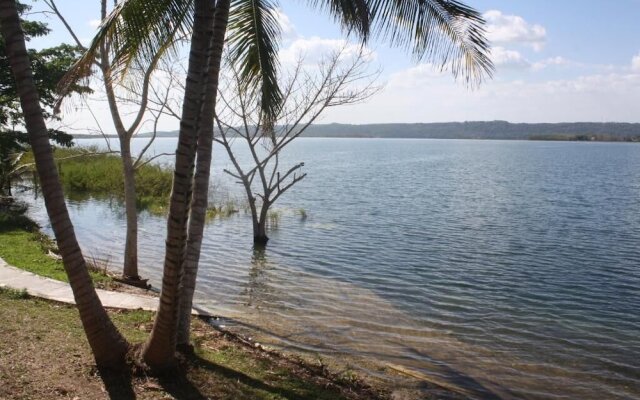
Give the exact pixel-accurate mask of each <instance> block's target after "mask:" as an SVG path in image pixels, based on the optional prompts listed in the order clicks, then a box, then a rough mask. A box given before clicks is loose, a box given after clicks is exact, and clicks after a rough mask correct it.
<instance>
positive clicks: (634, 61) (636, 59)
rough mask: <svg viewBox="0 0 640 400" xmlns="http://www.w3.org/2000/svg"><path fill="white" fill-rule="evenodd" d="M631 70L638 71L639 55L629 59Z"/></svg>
mask: <svg viewBox="0 0 640 400" xmlns="http://www.w3.org/2000/svg"><path fill="white" fill-rule="evenodd" d="M631 68H632V69H633V70H634V71H640V53H639V54H638V55H637V56H635V57H633V58H632V59H631Z"/></svg>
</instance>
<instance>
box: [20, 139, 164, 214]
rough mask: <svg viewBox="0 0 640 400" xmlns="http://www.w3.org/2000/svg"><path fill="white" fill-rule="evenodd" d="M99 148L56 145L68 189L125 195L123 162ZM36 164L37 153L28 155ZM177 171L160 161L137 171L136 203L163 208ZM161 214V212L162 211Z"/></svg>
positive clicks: (93, 194)
mask: <svg viewBox="0 0 640 400" xmlns="http://www.w3.org/2000/svg"><path fill="white" fill-rule="evenodd" d="M97 152H98V149H96V148H84V147H75V148H56V149H55V152H54V156H55V158H56V165H57V167H58V172H59V174H60V180H61V182H62V185H63V187H64V189H65V192H66V193H67V194H68V195H69V196H70V197H72V198H78V199H82V198H86V197H96V198H110V197H117V198H121V199H122V198H124V178H123V173H122V161H121V159H120V156H118V155H115V154H98V155H96V154H93V153H97ZM23 162H24V163H26V164H28V163H32V162H33V156H32V155H30V154H29V155H27V156H26V157H24V160H23ZM172 180H173V172H172V171H171V170H170V169H169V168H167V167H163V166H160V165H156V164H144V165H143V166H142V167H140V168H138V169H137V170H136V203H137V206H138V208H139V209H140V210H145V209H146V210H149V211H151V212H154V210H162V209H163V208H164V207H166V204H167V203H168V201H169V196H170V194H171V184H172ZM158 213H159V212H158Z"/></svg>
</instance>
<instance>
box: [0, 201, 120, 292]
mask: <svg viewBox="0 0 640 400" xmlns="http://www.w3.org/2000/svg"><path fill="white" fill-rule="evenodd" d="M24 211H25V209H24V208H21V207H18V206H13V205H11V206H9V205H7V204H0V257H1V258H2V259H4V260H5V261H6V262H7V263H9V264H10V265H13V266H15V267H17V268H21V269H24V270H25V271H29V272H33V273H34V274H38V275H42V276H46V277H47V278H52V279H57V280H59V281H64V282H68V281H69V280H68V278H67V274H66V273H65V272H64V267H63V266H62V261H60V260H59V259H57V257H56V256H55V254H56V246H55V243H54V242H53V241H52V240H51V239H50V238H49V237H48V236H46V235H44V234H42V233H41V232H40V231H39V230H38V226H37V224H36V223H35V222H33V221H32V220H30V219H29V218H28V217H26V216H25V215H24ZM90 274H91V277H92V278H93V281H94V282H96V283H106V282H109V281H111V278H110V277H109V276H107V275H106V274H104V273H103V272H101V271H97V270H91V271H90Z"/></svg>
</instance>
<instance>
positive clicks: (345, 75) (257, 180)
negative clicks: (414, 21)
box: [214, 46, 379, 246]
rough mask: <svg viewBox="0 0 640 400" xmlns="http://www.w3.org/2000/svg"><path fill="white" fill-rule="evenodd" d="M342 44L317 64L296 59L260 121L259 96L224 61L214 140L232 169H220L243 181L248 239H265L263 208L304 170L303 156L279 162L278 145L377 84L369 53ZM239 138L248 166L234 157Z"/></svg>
mask: <svg viewBox="0 0 640 400" xmlns="http://www.w3.org/2000/svg"><path fill="white" fill-rule="evenodd" d="M352 49H353V47H349V46H345V47H343V48H341V49H340V50H338V51H336V52H334V53H332V54H330V55H328V56H327V57H325V58H324V59H322V60H321V61H320V63H319V64H318V65H317V66H313V67H310V66H308V65H306V64H305V62H304V60H303V59H301V60H299V61H298V62H297V64H296V65H295V67H294V68H293V69H292V70H291V71H290V73H289V74H284V75H285V78H284V79H283V80H284V82H282V83H281V87H282V93H283V102H282V106H281V107H280V108H279V110H278V113H277V115H276V118H275V119H274V120H273V121H265V118H264V116H263V113H262V111H261V105H260V96H259V95H257V93H254V92H252V91H248V90H246V87H245V85H244V84H243V82H242V80H241V79H240V74H239V71H238V70H237V69H235V68H234V66H233V65H229V68H228V70H229V71H230V76H228V77H227V79H226V83H227V86H226V87H225V88H223V89H222V90H221V91H220V95H219V99H220V101H219V102H218V107H217V110H216V117H215V119H216V125H217V127H218V132H217V133H218V135H216V137H215V138H214V140H215V141H216V142H217V143H219V144H221V145H222V146H223V147H224V148H225V149H226V151H227V154H228V156H229V158H230V159H231V162H232V163H233V166H234V167H235V169H234V170H233V171H231V170H226V169H225V170H224V172H225V173H227V174H229V175H230V176H232V177H234V178H236V179H237V180H238V182H239V183H241V184H242V185H243V186H244V189H245V192H246V195H247V199H248V202H249V208H250V209H251V217H252V220H253V240H254V244H256V245H258V246H264V245H266V243H267V241H268V240H269V238H268V237H267V220H268V211H269V208H270V207H271V206H272V205H273V204H274V203H275V202H276V201H277V200H278V199H279V198H280V196H282V195H283V194H284V193H285V192H287V191H288V190H289V189H290V188H291V187H293V186H294V185H295V184H296V183H298V182H300V181H301V180H302V179H304V178H305V177H306V176H307V174H306V173H304V172H303V171H302V169H303V167H304V162H299V163H297V164H295V165H293V166H287V167H286V168H282V165H281V160H280V156H281V153H282V151H283V150H284V148H285V147H286V146H287V145H289V144H290V143H291V142H292V141H293V140H294V139H296V138H297V137H299V136H300V135H301V134H302V133H303V132H304V131H305V130H306V129H307V128H308V127H309V126H310V125H311V124H312V123H313V122H315V121H316V120H317V119H318V117H319V116H320V114H321V113H322V112H323V111H325V110H326V109H327V108H329V107H336V106H342V105H348V104H355V103H359V102H362V101H364V100H366V99H368V98H369V97H371V96H372V95H373V94H375V93H376V92H377V91H378V90H379V87H378V86H375V80H376V78H377V77H378V76H379V71H375V72H371V71H370V70H369V68H368V67H369V64H370V62H369V60H370V59H371V54H370V53H369V52H367V51H366V50H365V49H364V48H363V47H360V48H359V49H358V50H357V51H356V52H353V51H352ZM236 140H241V141H242V142H244V143H245V144H246V146H247V147H248V149H249V152H250V154H251V160H252V162H251V166H250V167H247V166H242V165H241V164H240V162H239V161H238V157H237V154H236V152H237V150H236V149H234V146H233V144H234V142H235V141H236Z"/></svg>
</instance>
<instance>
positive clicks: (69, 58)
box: [0, 2, 90, 194]
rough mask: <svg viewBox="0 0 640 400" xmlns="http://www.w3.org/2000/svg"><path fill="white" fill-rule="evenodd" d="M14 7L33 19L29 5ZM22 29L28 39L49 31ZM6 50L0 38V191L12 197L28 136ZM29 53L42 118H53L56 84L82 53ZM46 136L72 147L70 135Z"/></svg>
mask: <svg viewBox="0 0 640 400" xmlns="http://www.w3.org/2000/svg"><path fill="white" fill-rule="evenodd" d="M16 5H17V7H18V13H19V15H20V16H21V17H28V16H32V15H30V10H31V6H30V5H27V4H22V3H20V2H17V4H16ZM22 29H23V31H24V34H25V36H26V37H27V39H31V38H37V37H43V36H46V35H47V34H48V33H49V32H50V30H49V28H48V27H47V24H45V23H43V22H39V21H28V20H24V19H22ZM6 47H7V46H6V43H5V42H4V39H3V38H2V37H0V192H2V193H3V194H11V184H12V182H13V181H16V180H18V178H19V175H20V170H19V168H18V164H19V161H20V157H21V155H22V153H23V152H24V151H25V150H27V149H28V147H29V140H28V138H27V133H26V132H24V131H22V130H21V129H23V127H24V125H25V120H24V116H23V114H22V110H21V108H20V102H19V100H18V93H17V90H16V85H15V80H14V78H13V75H12V73H11V68H10V67H9V58H8V56H7V50H6ZM28 53H29V59H30V61H31V69H32V71H33V76H34V82H35V85H36V87H37V89H38V94H39V95H40V99H39V100H40V106H41V108H42V109H43V112H44V116H45V118H55V117H54V116H53V113H52V112H51V111H52V108H53V105H54V102H55V100H56V99H57V98H58V93H57V92H56V86H57V84H58V81H59V80H60V78H62V76H63V75H64V74H65V73H66V72H67V71H68V70H69V68H70V67H71V65H73V64H74V63H75V62H76V60H77V59H78V57H79V56H80V54H81V53H82V51H81V49H80V48H78V47H77V46H70V45H67V44H62V45H60V46H56V47H51V48H46V49H41V50H35V49H29V50H28ZM71 91H72V92H77V93H86V92H88V91H90V89H89V88H88V87H86V86H82V85H79V84H77V85H74V87H73V88H71ZM49 137H50V138H51V139H52V140H53V141H55V142H56V143H57V144H58V145H61V146H71V143H72V139H73V137H72V136H71V135H69V134H66V133H65V132H62V131H59V130H55V129H50V130H49Z"/></svg>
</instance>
